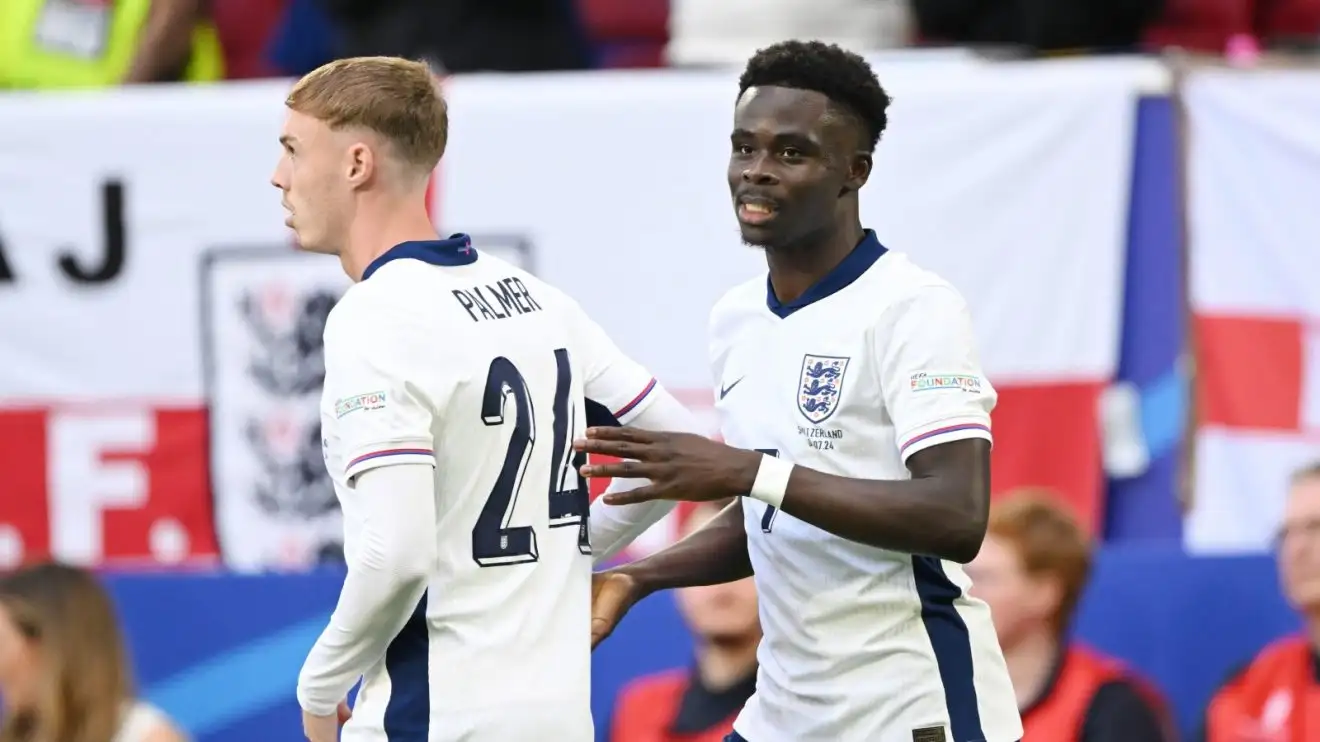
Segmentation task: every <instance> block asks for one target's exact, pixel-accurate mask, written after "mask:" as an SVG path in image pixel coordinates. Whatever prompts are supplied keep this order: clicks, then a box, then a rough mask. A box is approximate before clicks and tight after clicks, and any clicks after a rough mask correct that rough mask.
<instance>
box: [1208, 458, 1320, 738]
mask: <svg viewBox="0 0 1320 742" xmlns="http://www.w3.org/2000/svg"><path fill="white" fill-rule="evenodd" d="M1279 576H1280V578H1281V579H1282V582H1283V592H1284V595H1285V596H1286V597H1287V598H1288V602H1289V603H1291V604H1292V606H1293V607H1294V608H1295V609H1297V611H1298V612H1300V613H1301V614H1302V618H1303V619H1304V620H1305V622H1306V629H1305V631H1304V633H1302V634H1301V635H1298V636H1292V637H1287V638H1285V639H1281V640H1279V641H1277V642H1275V643H1273V644H1271V645H1269V646H1267V647H1265V648H1264V649H1263V650H1261V652H1260V654H1257V655H1256V656H1255V658H1253V659H1252V660H1251V661H1250V662H1249V663H1247V665H1246V666H1245V667H1244V668H1242V669H1241V670H1239V671H1238V672H1235V673H1234V674H1233V676H1232V677H1231V678H1229V680H1228V682H1227V683H1225V684H1224V685H1223V687H1221V688H1220V689H1219V691H1218V692H1217V693H1215V695H1214V696H1213V698H1211V700H1210V705H1209V708H1208V709H1207V710H1206V718H1205V729H1204V733H1203V738H1204V739H1205V740H1206V742H1312V740H1316V739H1320V462H1317V463H1315V464H1313V465H1311V466H1309V467H1307V468H1305V469H1302V470H1301V471H1299V472H1297V473H1296V474H1295V475H1293V478H1292V482H1291V486H1290V487H1289V492H1288V502H1287V504H1286V505H1285V506H1284V514H1283V527H1282V529H1281V531H1280V534H1279Z"/></svg>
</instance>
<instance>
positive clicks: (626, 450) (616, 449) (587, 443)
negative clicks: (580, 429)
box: [573, 438, 646, 459]
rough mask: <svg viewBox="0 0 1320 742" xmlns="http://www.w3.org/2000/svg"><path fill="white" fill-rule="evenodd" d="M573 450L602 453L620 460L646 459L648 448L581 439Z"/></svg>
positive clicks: (621, 442) (574, 442)
mask: <svg viewBox="0 0 1320 742" xmlns="http://www.w3.org/2000/svg"><path fill="white" fill-rule="evenodd" d="M573 448H575V449H577V450H578V451H582V452H584V453H600V454H605V455H606V456H614V457H616V458H620V459H637V458H644V457H645V455H646V448H645V447H644V446H640V445H638V444H636V443H633V442H631V441H602V440H598V439H595V438H579V439H578V440H576V441H573Z"/></svg>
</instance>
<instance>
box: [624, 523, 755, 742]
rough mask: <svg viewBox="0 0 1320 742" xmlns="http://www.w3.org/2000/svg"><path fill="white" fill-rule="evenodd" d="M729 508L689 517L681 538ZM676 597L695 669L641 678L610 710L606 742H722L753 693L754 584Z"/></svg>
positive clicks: (742, 582)
mask: <svg viewBox="0 0 1320 742" xmlns="http://www.w3.org/2000/svg"><path fill="white" fill-rule="evenodd" d="M729 502H730V501H728V500H725V501H722V502H709V503H701V504H699V505H696V506H695V507H693V508H691V509H690V510H688V511H687V512H688V513H689V515H688V516H687V519H686V522H685V523H684V524H683V529H682V531H683V534H682V535H687V534H689V533H691V532H692V531H695V530H696V529H698V528H700V527H701V526H702V525H703V524H705V523H706V521H708V520H710V519H711V518H713V517H714V516H715V515H716V514H717V513H719V512H720V511H721V510H723V509H724V507H725V506H726V505H728V504H729ZM685 505H686V504H685ZM680 512H682V511H680ZM676 595H677V600H678V609H679V611H680V612H681V613H682V614H683V619H684V621H685V622H686V623H687V626H688V628H689V629H691V631H692V634H693V637H694V639H695V644H696V662H695V664H694V665H693V667H692V668H691V669H688V670H674V671H671V672H665V673H660V674H658V675H650V676H647V677H643V678H638V679H637V680H635V681H633V682H632V683H630V684H629V685H628V686H627V687H625V688H624V689H623V691H622V692H621V693H620V694H619V699H618V701H617V703H616V704H615V709H614V718H613V720H612V723H611V725H610V742H720V741H721V740H723V739H724V736H725V735H726V734H728V733H729V732H731V731H733V720H734V718H736V717H737V716H738V712H739V711H740V710H741V709H742V707H743V704H745V703H746V702H747V699H748V698H751V697H752V692H753V691H755V690H756V647H757V645H758V644H760V642H761V623H760V620H759V619H758V618H757V608H756V583H755V582H753V581H752V578H750V577H748V578H747V579H745V580H739V581H737V582H730V583H728V584H724V585H710V586H709V587H690V588H684V589H682V590H679V591H677V594H676Z"/></svg>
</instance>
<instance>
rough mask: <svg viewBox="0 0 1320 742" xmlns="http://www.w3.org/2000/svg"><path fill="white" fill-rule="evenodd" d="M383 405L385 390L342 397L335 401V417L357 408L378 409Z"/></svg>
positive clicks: (354, 410)
mask: <svg viewBox="0 0 1320 742" xmlns="http://www.w3.org/2000/svg"><path fill="white" fill-rule="evenodd" d="M384 406H385V392H367V393H366V394H359V395H357V396H354V397H344V398H343V399H341V400H339V401H337V402H335V418H341V417H343V416H344V415H347V414H348V413H350V412H356V411H358V410H379V409H380V408H382V407H384Z"/></svg>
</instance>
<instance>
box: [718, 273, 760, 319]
mask: <svg viewBox="0 0 1320 742" xmlns="http://www.w3.org/2000/svg"><path fill="white" fill-rule="evenodd" d="M766 280H767V278H766V274H764V273H762V274H760V275H758V276H756V277H755V278H749V279H747V280H746V281H743V282H742V283H740V284H737V285H735V286H734V287H733V288H731V289H729V290H728V291H725V292H724V295H723V296H721V297H720V298H719V299H718V300H717V301H716V302H715V304H714V306H712V307H711V308H710V319H711V322H712V323H715V322H718V321H719V320H720V319H721V318H723V317H726V316H729V315H737V314H741V313H743V312H747V311H757V310H759V309H760V308H761V307H764V306H765V291H766V288H765V282H766Z"/></svg>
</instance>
